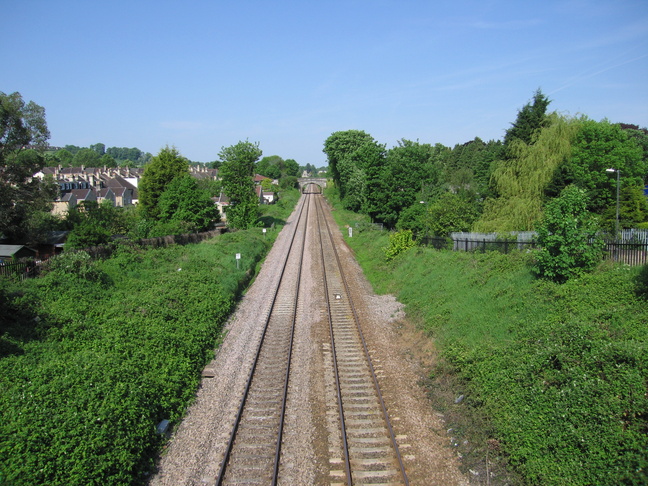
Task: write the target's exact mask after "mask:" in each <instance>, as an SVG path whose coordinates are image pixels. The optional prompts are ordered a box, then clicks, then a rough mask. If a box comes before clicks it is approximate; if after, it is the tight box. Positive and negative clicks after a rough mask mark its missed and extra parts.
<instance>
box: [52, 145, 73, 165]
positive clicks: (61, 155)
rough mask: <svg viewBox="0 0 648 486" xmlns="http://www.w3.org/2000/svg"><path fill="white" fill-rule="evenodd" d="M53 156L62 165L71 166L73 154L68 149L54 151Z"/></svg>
mask: <svg viewBox="0 0 648 486" xmlns="http://www.w3.org/2000/svg"><path fill="white" fill-rule="evenodd" d="M54 158H55V159H56V160H58V163H59V164H61V165H62V166H63V167H72V160H73V159H74V155H72V152H70V151H69V150H66V149H64V148H62V149H59V150H57V151H56V152H54Z"/></svg>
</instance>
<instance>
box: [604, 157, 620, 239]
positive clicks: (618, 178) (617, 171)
mask: <svg viewBox="0 0 648 486" xmlns="http://www.w3.org/2000/svg"><path fill="white" fill-rule="evenodd" d="M605 172H616V175H617V204H616V234H615V235H614V239H615V240H616V239H618V238H619V186H620V184H621V179H620V177H621V171H620V170H619V169H605Z"/></svg>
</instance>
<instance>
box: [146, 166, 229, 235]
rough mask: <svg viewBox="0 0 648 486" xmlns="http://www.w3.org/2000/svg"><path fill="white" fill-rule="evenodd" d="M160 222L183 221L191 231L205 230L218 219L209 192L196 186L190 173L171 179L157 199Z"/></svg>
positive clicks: (196, 183)
mask: <svg viewBox="0 0 648 486" xmlns="http://www.w3.org/2000/svg"><path fill="white" fill-rule="evenodd" d="M158 207H159V210H160V216H159V219H160V221H162V222H179V221H182V222H185V223H187V224H188V227H189V229H190V230H191V231H207V230H209V229H211V228H212V227H213V225H214V223H217V222H219V221H220V213H219V212H218V208H217V207H216V205H215V204H214V201H212V200H211V196H210V194H209V193H208V192H207V191H205V190H202V189H200V188H199V187H198V182H197V181H196V179H195V178H193V177H191V175H189V174H186V175H183V176H178V177H176V178H175V179H173V180H172V181H171V183H170V184H169V185H168V186H167V188H166V189H165V191H164V192H163V193H162V195H161V196H160V199H159V201H158Z"/></svg>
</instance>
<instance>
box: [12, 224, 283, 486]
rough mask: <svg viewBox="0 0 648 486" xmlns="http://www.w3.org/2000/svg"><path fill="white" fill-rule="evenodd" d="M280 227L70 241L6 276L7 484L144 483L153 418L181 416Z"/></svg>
mask: <svg viewBox="0 0 648 486" xmlns="http://www.w3.org/2000/svg"><path fill="white" fill-rule="evenodd" d="M272 239H273V237H272V235H271V236H270V237H267V238H264V237H263V236H262V235H261V233H260V231H258V230H254V231H250V232H238V233H233V234H224V235H222V236H219V237H217V238H215V239H213V240H209V241H206V242H203V243H201V244H198V245H187V246H182V247H179V246H178V247H170V248H165V249H139V248H137V247H134V248H120V249H118V250H117V251H116V252H115V254H114V256H113V257H112V258H110V259H107V260H105V261H94V262H93V261H91V260H90V258H89V256H88V255H87V254H86V253H83V252H79V253H69V254H64V255H63V256H62V257H59V258H56V259H55V260H52V263H51V264H50V265H49V266H48V268H47V270H46V272H45V274H44V275H43V277H42V278H39V279H33V280H28V281H25V282H23V283H22V284H21V287H17V286H11V285H10V284H8V283H7V282H3V283H2V286H1V288H0V306H1V309H0V315H2V316H3V317H2V332H1V337H0V352H1V353H2V354H1V356H0V410H1V412H0V413H1V420H0V471H1V473H0V477H1V479H0V484H11V485H23V484H24V485H27V484H29V485H34V484H47V485H66V486H67V485H89V484H96V485H111V484H113V485H125V484H141V483H143V482H144V481H145V477H146V474H148V472H149V471H150V470H151V468H152V465H153V460H154V457H155V455H156V452H157V449H158V447H159V446H160V445H161V443H162V442H163V437H162V436H160V435H159V434H158V433H157V432H156V425H157V424H158V423H159V422H160V421H161V420H163V419H167V420H170V421H171V423H172V424H174V423H177V422H178V420H179V419H180V418H181V417H182V415H183V413H184V410H185V408H186V407H187V405H188V403H189V402H190V401H191V399H192V397H193V396H194V391H195V389H196V387H197V384H198V380H199V378H200V371H201V370H202V368H203V367H204V365H205V364H206V363H207V362H208V361H209V360H210V359H211V358H212V357H213V348H214V347H215V345H216V343H217V340H218V336H219V331H220V328H221V326H222V324H223V322H224V321H225V319H226V317H227V315H228V313H229V312H230V310H231V309H232V306H233V304H234V302H235V301H236V299H237V298H238V296H239V295H240V294H241V292H242V290H243V289H244V287H245V285H246V284H247V283H248V282H249V280H250V278H252V276H253V275H254V270H255V267H256V266H257V263H258V262H259V261H260V259H261V258H263V256H264V255H265V252H266V251H267V249H268V248H269V246H270V244H271V242H272ZM236 253H241V255H242V256H243V258H242V259H241V262H240V266H241V268H240V269H238V270H237V266H236V261H235V258H234V255H235V254H236Z"/></svg>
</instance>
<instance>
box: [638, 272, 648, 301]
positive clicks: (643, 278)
mask: <svg viewBox="0 0 648 486" xmlns="http://www.w3.org/2000/svg"><path fill="white" fill-rule="evenodd" d="M635 283H636V292H637V295H638V296H639V297H642V298H644V299H646V300H648V264H646V265H644V266H643V267H641V270H640V271H639V273H638V274H637V278H636V280H635Z"/></svg>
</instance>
